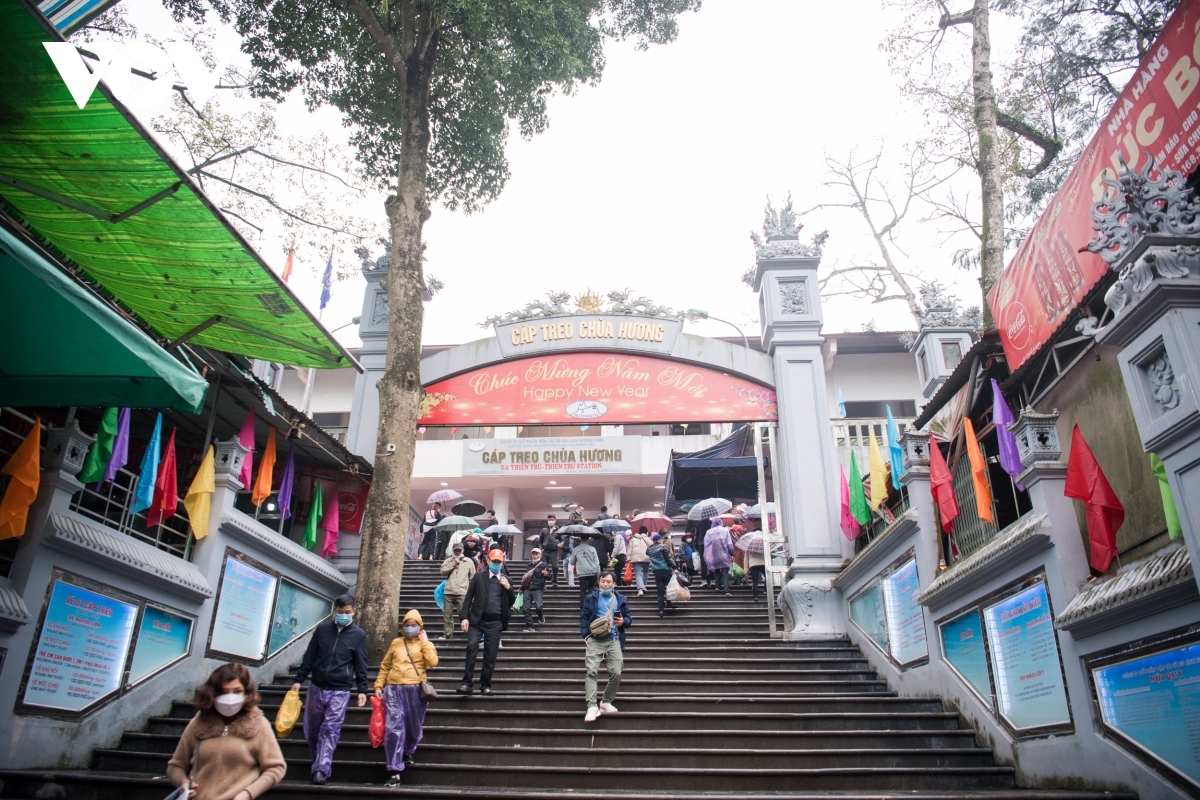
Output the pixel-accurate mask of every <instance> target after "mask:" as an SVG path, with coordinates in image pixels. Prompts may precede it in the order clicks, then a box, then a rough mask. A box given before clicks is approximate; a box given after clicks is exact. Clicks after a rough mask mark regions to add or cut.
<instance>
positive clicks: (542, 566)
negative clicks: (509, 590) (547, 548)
mask: <svg viewBox="0 0 1200 800" xmlns="http://www.w3.org/2000/svg"><path fill="white" fill-rule="evenodd" d="M529 560H530V563H531V564H532V565H533V566H531V567H530V568H529V571H528V572H526V573H525V576H524V577H523V578H522V579H521V589H522V590H524V592H525V632H526V633H533V632H534V631H535V630H536V628H534V627H533V622H534V619H535V618H536V619H537V622H538V623H539V624H541V623H544V622H545V621H546V614H545V608H544V606H543V597H544V592H545V591H546V581H547V580H549V578H550V562H549V561H547V560H546V554H545V553H543V552H542V551H541V550H539V549H537V548H536V547H535V548H533V552H532V553H530V557H529ZM535 611H536V613H535Z"/></svg>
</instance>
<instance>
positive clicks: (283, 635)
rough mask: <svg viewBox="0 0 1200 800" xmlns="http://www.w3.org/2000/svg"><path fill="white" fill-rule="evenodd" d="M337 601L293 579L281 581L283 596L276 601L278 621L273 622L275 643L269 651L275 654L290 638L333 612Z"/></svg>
mask: <svg viewBox="0 0 1200 800" xmlns="http://www.w3.org/2000/svg"><path fill="white" fill-rule="evenodd" d="M332 605H333V601H332V600H330V599H329V598H328V597H322V596H321V595H319V594H316V593H314V592H310V591H308V590H307V589H304V588H301V587H300V586H297V585H296V584H294V583H292V582H291V581H280V583H279V599H278V600H277V601H276V602H275V621H274V622H273V623H272V624H271V644H270V646H269V647H268V648H267V651H268V652H269V653H270V654H271V655H274V654H275V653H277V652H278V651H279V650H280V649H282V648H283V647H284V646H285V645H286V644H287V643H288V642H291V641H293V640H294V639H296V638H298V637H300V636H302V635H303V634H304V633H306V632H307V631H309V630H310V629H312V628H313V627H315V626H316V624H317V623H318V622H320V621H321V620H323V619H325V618H327V617H328V616H329V609H330V607H331V606H332Z"/></svg>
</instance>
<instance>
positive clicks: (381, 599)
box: [357, 34, 437, 662]
mask: <svg viewBox="0 0 1200 800" xmlns="http://www.w3.org/2000/svg"><path fill="white" fill-rule="evenodd" d="M404 38H406V39H407V38H408V37H404ZM414 38H416V39H417V41H419V40H420V39H419V37H416V36H414ZM406 44H407V45H409V46H408V47H406V48H405V50H406V51H408V52H406V54H405V55H406V57H405V59H404V61H405V66H406V68H405V70H404V74H403V75H402V76H401V82H402V84H403V85H404V108H403V111H402V113H401V118H400V125H401V140H400V165H399V178H398V181H397V188H396V194H395V195H394V196H392V197H389V198H388V199H387V202H386V204H385V206H386V209H387V216H388V222H389V224H390V226H391V232H392V252H391V257H392V263H391V270H390V272H389V273H388V277H387V293H388V346H387V369H386V370H385V371H384V373H383V377H382V378H380V379H379V384H378V390H379V435H378V444H377V445H376V448H375V453H376V455H375V474H374V479H373V481H372V484H371V494H370V497H369V498H368V500H367V508H366V512H365V515H364V517H363V537H362V555H361V557H360V560H359V566H358V596H357V600H358V603H359V605H360V607H361V610H362V611H361V614H360V617H359V624H360V625H361V626H362V628H363V630H365V631H366V634H367V650H368V655H369V657H370V659H371V660H372V662H375V661H378V660H379V659H381V658H382V657H383V654H384V653H385V652H386V651H387V647H388V645H389V644H391V641H392V639H394V638H395V637H396V635H397V630H398V622H399V610H400V580H401V577H402V576H403V574H404V550H405V545H406V543H407V539H408V514H409V512H408V509H409V488H410V485H411V482H412V468H413V459H414V457H415V455H416V440H417V417H418V412H419V410H420V405H421V394H422V389H421V323H422V318H423V313H424V306H423V299H424V292H425V277H424V267H423V264H422V257H421V255H422V251H423V249H424V245H423V243H422V242H423V240H422V231H423V229H424V227H425V221H426V220H428V219H429V197H428V192H427V177H428V168H429V143H430V126H429V104H430V86H431V82H432V76H433V64H434V61H435V58H436V53H437V37H436V34H434V35H433V36H431V37H430V38H429V39H428V40H427V41H426V42H425V46H424V47H423V48H422V47H419V46H412V45H413V44H414V43H413V41H412V39H408V41H407V42H406ZM389 445H395V451H394V452H392V453H388V446H389Z"/></svg>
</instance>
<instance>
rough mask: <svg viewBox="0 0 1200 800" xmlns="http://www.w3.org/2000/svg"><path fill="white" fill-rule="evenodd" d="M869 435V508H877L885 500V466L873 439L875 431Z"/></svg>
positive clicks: (886, 492) (881, 454) (886, 491)
mask: <svg viewBox="0 0 1200 800" xmlns="http://www.w3.org/2000/svg"><path fill="white" fill-rule="evenodd" d="M869 435H870V437H871V461H870V467H871V510H872V511H874V510H875V509H877V508H879V504H880V503H882V502H883V501H884V500H887V496H888V490H887V468H886V467H885V466H884V462H883V453H881V452H880V451H879V442H877V441H875V432H874V431H871V432H870V434H869Z"/></svg>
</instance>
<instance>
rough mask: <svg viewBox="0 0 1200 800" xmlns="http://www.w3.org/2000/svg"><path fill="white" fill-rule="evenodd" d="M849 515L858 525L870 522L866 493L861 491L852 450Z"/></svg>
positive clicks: (861, 485) (861, 483)
mask: <svg viewBox="0 0 1200 800" xmlns="http://www.w3.org/2000/svg"><path fill="white" fill-rule="evenodd" d="M850 513H851V515H853V517H854V519H855V521H856V522H858V524H859V525H866V524H867V523H868V522H870V520H871V508H870V506H868V505H867V493H866V492H865V491H863V482H862V474H861V473H859V471H858V459H857V458H856V457H855V455H854V451H853V450H851V451H850Z"/></svg>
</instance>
